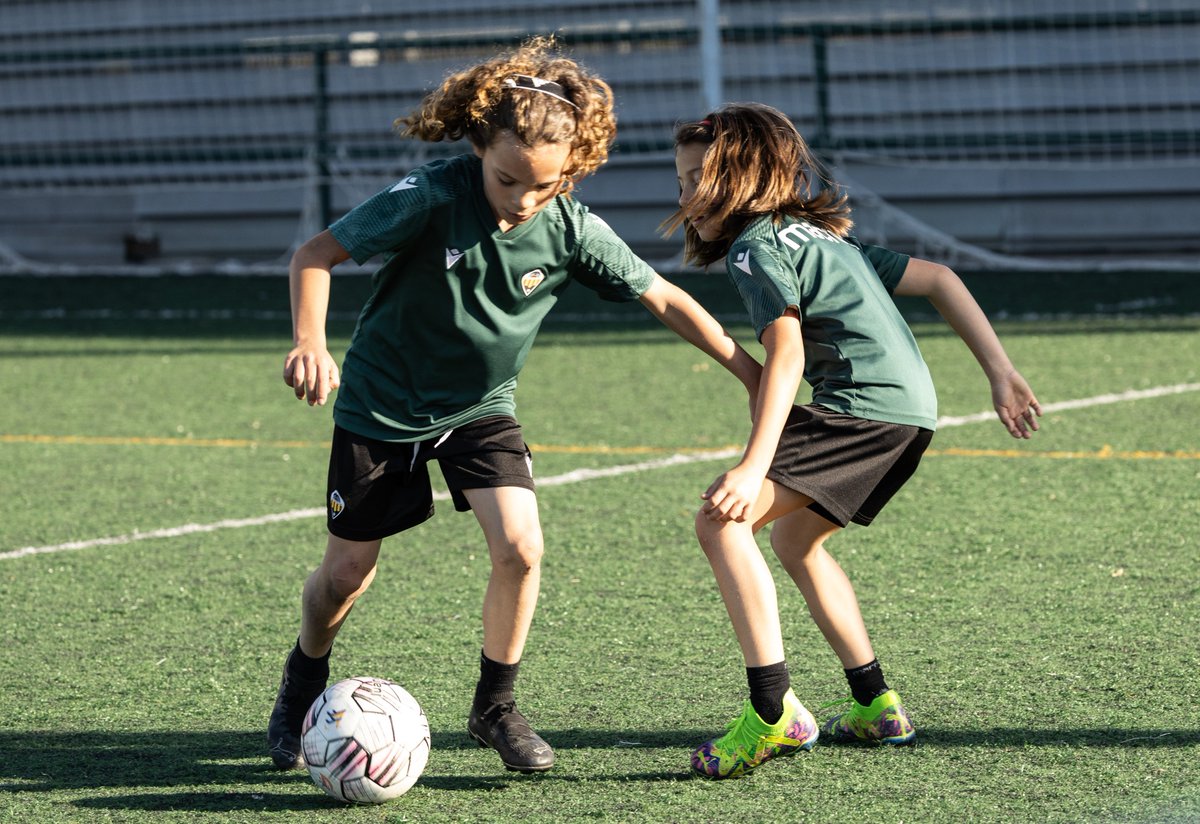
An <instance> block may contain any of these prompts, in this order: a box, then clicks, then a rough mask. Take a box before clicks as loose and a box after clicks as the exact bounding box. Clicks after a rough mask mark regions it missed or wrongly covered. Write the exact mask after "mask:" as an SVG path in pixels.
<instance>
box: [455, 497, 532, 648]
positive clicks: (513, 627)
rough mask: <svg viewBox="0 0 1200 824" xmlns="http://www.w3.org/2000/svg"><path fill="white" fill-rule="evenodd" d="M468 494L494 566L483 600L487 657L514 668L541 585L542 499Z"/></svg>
mask: <svg viewBox="0 0 1200 824" xmlns="http://www.w3.org/2000/svg"><path fill="white" fill-rule="evenodd" d="M464 494H465V495H466V497H467V500H468V501H469V502H470V504H471V510H472V511H473V512H474V513H475V517H476V518H477V519H478V520H479V525H480V526H481V527H483V535H484V538H485V539H486V540H487V545H488V554H489V555H490V557H491V561H492V572H491V576H490V577H489V578H488V585H487V592H486V594H485V595H484V597H483V654H484V655H486V656H487V657H488V658H490V659H492V660H493V661H496V662H498V663H502V664H515V663H517V662H518V661H520V660H521V654H522V652H523V651H524V649H525V640H526V638H528V636H529V626H530V624H531V623H532V622H533V613H534V609H535V608H536V607H537V599H538V589H539V586H540V584H541V569H542V567H541V560H542V552H543V543H542V528H541V524H540V523H539V521H538V508H537V497H536V496H535V495H534V493H533V492H532V491H531V490H528V489H523V488H521V487H500V488H496V489H468V490H465V492H464Z"/></svg>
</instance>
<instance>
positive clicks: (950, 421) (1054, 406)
mask: <svg viewBox="0 0 1200 824" xmlns="http://www.w3.org/2000/svg"><path fill="white" fill-rule="evenodd" d="M1198 391H1200V383H1180V384H1175V385H1174V386H1158V387H1155V388H1153V389H1140V390H1133V389H1131V390H1129V391H1127V392H1118V393H1114V394H1108V395H1097V396H1095V397H1092V398H1079V399H1077V400H1070V401H1059V402H1057V403H1047V404H1043V405H1042V413H1043V414H1045V413H1048V412H1061V411H1064V410H1069V409H1086V408H1088V407H1092V406H1104V405H1106V404H1113V403H1125V402H1128V401H1137V400H1144V399H1146V398H1160V397H1163V396H1166V395H1180V394H1183V393H1185V392H1198ZM995 415H996V413H995V412H990V411H989V412H977V413H975V414H973V415H962V416H958V417H954V416H944V417H941V418H938V428H939V429H946V428H949V427H953V426H964V425H966V424H970V423H980V422H983V421H990V420H992V419H993V418H995ZM740 452H741V450H739V449H716V450H712V451H709V452H691V453H688V454H676V455H670V456H667V457H665V458H656V459H654V460H649V461H639V462H638V463H631V464H621V465H620V466H610V467H607V468H604V469H575V470H572V471H571V472H566V473H563V474H562V475H552V476H550V477H546V478H538V479H537V484H538V486H539V487H541V486H562V485H565V484H575V483H583V482H584V481H591V480H596V479H597V478H612V477H618V476H621V475H631V474H634V473H637V472H646V471H649V470H652V469H661V468H663V467H668V466H683V465H685V464H692V463H701V462H704V461H716V460H728V459H729V458H733V457H736V456H737V455H738V454H740ZM434 497H435V499H437V500H446V499H448V498H449V497H450V496H449V495H448V494H447V493H438V494H436V495H435V496H434ZM324 514H325V508H324V507H312V508H310V509H293V510H290V511H288V512H278V513H275V514H272V515H261V516H259V517H256V518H232V519H227V520H223V521H214V522H212V523H208V524H184V525H183V526H176V527H169V528H167V529H155V530H151V531H150V532H132V533H130V534H127V535H117V536H114V537H109V538H92V539H90V540H87V541H68V542H67V543H63V544H49V545H47V546H27V547H21V548H20V549H14V550H10V551H7V552H0V561H7V560H12V559H14V558H24V557H26V556H29V555H49V554H53V553H57V552H70V551H73V550H77V549H91V548H93V547H100V546H121V545H124V544H131V543H134V542H135V541H146V540H152V539H158V538H178V537H181V536H184V535H196V534H199V533H204V532H216V531H218V530H221V529H242V528H245V527H253V526H263V525H265V524H274V523H281V522H285V521H296V520H300V519H303V518H317V517H320V516H322V515H324Z"/></svg>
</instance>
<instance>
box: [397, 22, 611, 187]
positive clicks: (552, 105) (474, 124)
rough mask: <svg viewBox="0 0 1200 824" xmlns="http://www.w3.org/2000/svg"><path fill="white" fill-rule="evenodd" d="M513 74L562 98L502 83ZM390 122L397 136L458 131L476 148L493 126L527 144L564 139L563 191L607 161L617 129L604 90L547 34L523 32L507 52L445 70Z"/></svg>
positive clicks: (450, 135) (490, 137)
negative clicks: (550, 87)
mask: <svg viewBox="0 0 1200 824" xmlns="http://www.w3.org/2000/svg"><path fill="white" fill-rule="evenodd" d="M518 75H528V76H530V77H535V78H538V79H540V80H549V81H553V82H554V83H557V84H559V86H561V87H562V89H563V91H564V92H565V94H566V98H567V100H560V99H559V98H558V97H556V96H554V95H550V94H539V93H536V92H535V93H530V92H529V91H528V90H526V89H520V88H513V87H512V86H511V85H509V84H506V83H505V80H508V79H510V78H513V77H515V76H518ZM568 101H569V102H568ZM394 126H395V128H396V131H397V132H399V133H400V134H401V135H403V136H405V137H415V138H417V139H419V140H425V141H429V142H437V141H440V140H460V139H462V138H464V137H465V138H466V139H467V140H469V141H470V142H471V145H473V146H474V147H476V148H477V149H481V150H482V149H486V148H487V147H488V146H490V145H491V144H492V141H494V140H495V139H496V136H497V135H498V134H499V133H500V132H511V133H512V134H514V135H516V137H517V139H519V140H520V141H521V142H522V143H524V144H525V145H527V146H530V147H534V146H538V145H541V144H543V143H569V144H570V146H571V155H570V158H569V160H568V161H567V166H566V168H565V169H564V170H563V174H564V176H565V177H566V178H567V179H568V181H567V187H566V189H565V190H564V191H568V192H569V191H570V189H571V188H572V187H573V186H574V184H575V182H577V181H579V180H581V179H583V178H584V177H587V176H588V175H589V174H591V173H592V172H594V171H596V170H597V169H598V168H600V166H601V165H602V164H603V163H604V162H605V161H606V160H608V148H609V146H610V145H611V144H612V141H613V138H614V137H615V136H616V132H617V121H616V116H615V115H614V114H613V94H612V89H610V88H609V87H608V84H607V83H605V82H604V81H603V80H602V79H601V78H599V77H597V76H596V75H594V74H592V73H591V72H589V71H588V70H587V69H585V68H584V67H583V66H581V65H580V64H578V63H576V62H575V61H574V60H572V59H570V58H568V57H565V56H563V55H562V54H561V53H560V52H559V50H558V45H557V43H556V42H555V41H554V38H552V37H534V38H531V39H529V40H526V41H525V42H524V43H522V44H521V46H520V47H518V48H516V49H515V50H513V51H510V52H507V53H504V54H500V55H498V56H497V57H494V58H492V59H491V60H488V61H486V62H484V63H480V64H478V65H476V66H472V67H470V68H468V69H464V70H462V71H459V72H455V73H453V74H451V75H449V76H448V77H447V78H446V79H445V80H443V81H442V84H441V86H440V87H438V88H437V89H436V90H434V91H433V92H430V93H429V94H428V95H427V96H426V97H425V99H424V100H423V101H422V103H421V105H420V107H418V108H417V109H415V110H413V112H412V113H410V114H409V115H407V116H405V117H400V118H397V119H396V121H395V123H394Z"/></svg>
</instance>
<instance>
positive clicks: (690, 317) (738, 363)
mask: <svg viewBox="0 0 1200 824" xmlns="http://www.w3.org/2000/svg"><path fill="white" fill-rule="evenodd" d="M640 300H641V302H642V305H643V306H645V307H646V308H647V309H649V310H650V312H651V314H653V315H654V316H655V317H656V318H658V319H659V320H661V321H662V322H663V324H664V325H665V326H666V327H667V328H668V329H670V330H671V331H672V332H674V333H675V334H677V335H679V337H681V338H683V339H684V340H686V341H687V342H688V343H690V344H692V345H693V346H695V347H696V348H697V349H699V350H700V351H701V352H704V353H705V354H706V355H708V356H709V357H711V358H712V359H713V360H715V361H716V362H717V363H719V364H721V366H723V367H725V368H726V369H727V370H729V371H730V372H731V373H732V374H733V376H734V377H736V378H737V379H738V380H739V381H741V382H742V385H743V386H745V387H746V390H747V391H748V392H750V394H751V396H754V395H755V394H756V393H757V392H758V381H759V374H760V372H761V369H762V367H761V366H759V363H758V361H756V360H755V359H754V357H753V356H752V355H751V354H750V353H749V352H747V351H746V350H745V349H743V348H742V347H741V346H740V345H739V344H738V342H737V341H735V340H734V339H733V338H732V337H730V335H729V333H728V332H726V331H725V329H724V327H722V326H721V324H720V323H718V322H717V320H716V319H715V318H714V317H713V316H712V315H710V314H709V313H708V311H707V310H705V308H704V307H703V306H701V305H700V304H699V303H698V302H697V301H696V299H695V298H693V297H692V296H691V295H689V294H688V293H687V292H685V291H684V290H683V289H680V288H679V287H678V286H676V285H675V284H673V283H671V282H670V281H668V280H666V279H665V278H662V277H656V278H655V279H654V283H652V284H651V285H650V288H649V289H647V290H646V291H645V293H644V294H643V295H642V296H641V298H640Z"/></svg>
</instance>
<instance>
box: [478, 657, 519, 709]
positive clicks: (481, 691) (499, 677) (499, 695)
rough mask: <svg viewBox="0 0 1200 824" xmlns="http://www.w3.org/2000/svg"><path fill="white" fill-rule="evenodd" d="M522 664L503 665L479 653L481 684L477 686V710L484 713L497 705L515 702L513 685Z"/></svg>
mask: <svg viewBox="0 0 1200 824" xmlns="http://www.w3.org/2000/svg"><path fill="white" fill-rule="evenodd" d="M520 666H521V662H520V661H518V662H517V663H515V664H501V663H500V662H499V661H493V660H492V659H491V658H488V657H487V656H486V655H484V654H483V653H482V652H480V653H479V683H478V684H476V685H475V708H476V709H478V710H480V711H483V710H486V709H487V708H488V707H491V706H494V705H496V704H509V703H512V700H513V685H514V684H515V683H516V681H517V670H518V669H519V668H520Z"/></svg>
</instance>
